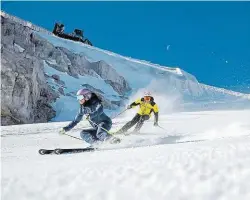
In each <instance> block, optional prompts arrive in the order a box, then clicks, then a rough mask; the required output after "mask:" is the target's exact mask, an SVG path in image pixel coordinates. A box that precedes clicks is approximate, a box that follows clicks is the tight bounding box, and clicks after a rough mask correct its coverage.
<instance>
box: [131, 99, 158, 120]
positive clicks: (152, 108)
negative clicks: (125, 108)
mask: <svg viewBox="0 0 250 200" xmlns="http://www.w3.org/2000/svg"><path fill="white" fill-rule="evenodd" d="M135 106H140V109H139V110H138V112H137V113H138V114H139V115H148V116H149V117H150V116H151V113H152V112H153V113H154V115H155V122H158V113H159V109H158V106H157V104H156V103H155V102H154V98H153V97H151V100H150V101H149V102H146V101H145V100H144V98H140V99H137V100H136V101H134V102H133V103H131V104H130V107H131V108H133V107H135Z"/></svg>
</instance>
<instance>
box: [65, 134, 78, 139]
mask: <svg viewBox="0 0 250 200" xmlns="http://www.w3.org/2000/svg"><path fill="white" fill-rule="evenodd" d="M64 135H67V136H69V137H72V138H74V139H77V140H82V139H80V138H78V137H74V136H72V135H69V134H67V133H64Z"/></svg>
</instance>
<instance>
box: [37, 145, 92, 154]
mask: <svg viewBox="0 0 250 200" xmlns="http://www.w3.org/2000/svg"><path fill="white" fill-rule="evenodd" d="M95 150H96V148H93V147H86V148H71V149H60V148H58V149H39V151H38V153H39V154H41V155H48V154H56V155H60V154H67V153H82V152H91V151H95Z"/></svg>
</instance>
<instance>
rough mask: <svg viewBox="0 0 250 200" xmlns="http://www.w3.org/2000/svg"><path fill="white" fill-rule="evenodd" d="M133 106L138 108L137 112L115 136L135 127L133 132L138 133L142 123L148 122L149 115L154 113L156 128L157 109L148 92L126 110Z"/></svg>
mask: <svg viewBox="0 0 250 200" xmlns="http://www.w3.org/2000/svg"><path fill="white" fill-rule="evenodd" d="M135 106H140V109H139V111H138V112H137V114H136V115H135V116H134V118H133V119H132V120H131V121H129V122H128V123H126V124H125V125H124V126H123V127H122V128H121V129H120V130H119V131H118V132H116V133H117V134H121V133H125V132H127V131H128V129H130V128H131V127H132V126H134V125H135V124H136V126H135V129H134V132H139V131H140V129H141V127H142V125H143V123H144V121H145V120H148V119H149V118H150V116H151V113H152V112H153V113H154V126H158V118H159V114H158V113H159V109H158V106H157V104H156V103H155V102H154V98H153V97H152V96H151V94H150V93H149V92H146V93H145V94H144V97H142V98H140V99H137V100H136V101H134V102H133V103H131V104H130V105H129V106H128V107H127V109H131V108H133V107H135Z"/></svg>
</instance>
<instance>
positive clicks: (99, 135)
mask: <svg viewBox="0 0 250 200" xmlns="http://www.w3.org/2000/svg"><path fill="white" fill-rule="evenodd" d="M96 137H97V138H98V139H99V140H101V141H104V140H105V139H107V137H108V133H107V132H105V131H98V132H97V133H96Z"/></svg>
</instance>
